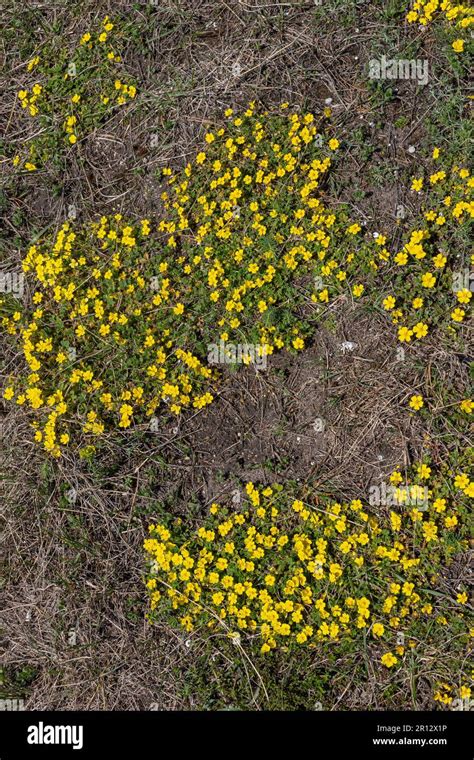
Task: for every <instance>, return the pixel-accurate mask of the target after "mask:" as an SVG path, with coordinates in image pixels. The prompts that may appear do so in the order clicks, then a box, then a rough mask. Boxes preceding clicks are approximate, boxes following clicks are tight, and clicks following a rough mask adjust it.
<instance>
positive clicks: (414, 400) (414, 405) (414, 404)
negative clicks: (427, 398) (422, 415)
mask: <svg viewBox="0 0 474 760" xmlns="http://www.w3.org/2000/svg"><path fill="white" fill-rule="evenodd" d="M423 404H424V401H423V396H412V397H411V399H410V408H411V409H414V410H415V411H418V410H419V409H421V407H422V406H423Z"/></svg>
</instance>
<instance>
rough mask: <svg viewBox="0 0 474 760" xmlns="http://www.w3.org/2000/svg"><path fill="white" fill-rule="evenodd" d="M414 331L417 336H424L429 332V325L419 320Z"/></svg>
mask: <svg viewBox="0 0 474 760" xmlns="http://www.w3.org/2000/svg"><path fill="white" fill-rule="evenodd" d="M413 332H414V333H415V335H416V337H417V338H424V337H425V335H426V334H427V332H428V325H427V324H425V323H424V322H418V323H417V324H416V325H415V326H414V328H413Z"/></svg>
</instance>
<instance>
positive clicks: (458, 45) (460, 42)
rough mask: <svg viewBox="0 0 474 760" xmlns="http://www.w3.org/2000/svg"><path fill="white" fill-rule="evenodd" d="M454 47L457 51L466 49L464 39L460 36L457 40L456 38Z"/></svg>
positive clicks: (460, 51)
mask: <svg viewBox="0 0 474 760" xmlns="http://www.w3.org/2000/svg"><path fill="white" fill-rule="evenodd" d="M452 48H453V50H454V52H455V53H462V52H463V50H464V40H461V39H459V38H458V39H457V40H454V42H453V44H452Z"/></svg>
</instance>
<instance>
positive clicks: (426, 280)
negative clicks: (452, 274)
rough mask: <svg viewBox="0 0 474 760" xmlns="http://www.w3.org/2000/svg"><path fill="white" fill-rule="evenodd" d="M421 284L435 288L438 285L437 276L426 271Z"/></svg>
mask: <svg viewBox="0 0 474 760" xmlns="http://www.w3.org/2000/svg"><path fill="white" fill-rule="evenodd" d="M421 284H422V285H423V287H424V288H433V287H434V286H435V285H436V277H435V276H434V275H433V274H431V272H425V274H424V275H423V276H422V278H421Z"/></svg>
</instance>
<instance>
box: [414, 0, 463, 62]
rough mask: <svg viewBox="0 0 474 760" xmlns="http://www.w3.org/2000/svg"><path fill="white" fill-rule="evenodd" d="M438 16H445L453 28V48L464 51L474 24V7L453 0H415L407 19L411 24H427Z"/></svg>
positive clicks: (458, 51) (456, 50)
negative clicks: (470, 28) (452, 0)
mask: <svg viewBox="0 0 474 760" xmlns="http://www.w3.org/2000/svg"><path fill="white" fill-rule="evenodd" d="M438 17H441V18H443V19H444V20H445V21H446V22H447V25H448V27H450V28H451V29H452V30H453V33H454V36H455V39H453V41H452V48H453V50H454V51H455V53H462V52H463V51H464V50H465V46H466V45H467V44H468V40H469V37H468V35H469V27H470V26H471V25H472V24H474V9H473V8H470V7H469V6H468V5H462V4H456V3H453V2H451V0H415V2H414V3H413V5H412V8H411V10H410V11H409V12H408V14H407V16H406V19H407V21H408V23H410V24H421V26H427V25H428V24H431V22H432V21H433V19H435V18H438Z"/></svg>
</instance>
